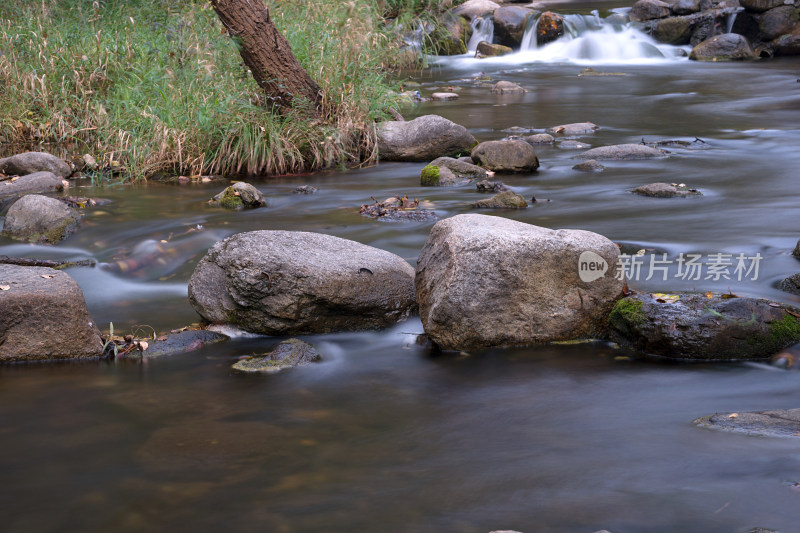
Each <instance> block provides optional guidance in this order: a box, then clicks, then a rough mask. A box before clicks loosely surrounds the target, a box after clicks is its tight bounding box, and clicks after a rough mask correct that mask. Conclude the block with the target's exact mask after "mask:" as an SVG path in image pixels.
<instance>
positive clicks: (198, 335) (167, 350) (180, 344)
mask: <svg viewBox="0 0 800 533" xmlns="http://www.w3.org/2000/svg"><path fill="white" fill-rule="evenodd" d="M228 338H229V337H228V336H227V335H223V334H222V333H217V332H214V331H208V330H205V329H187V330H185V331H179V332H177V333H170V334H168V335H166V336H165V338H162V339H161V340H156V341H155V342H152V343H150V345H149V346H148V348H147V350H145V351H144V352H141V355H142V357H145V358H153V357H164V356H168V355H178V354H182V353H187V352H193V351H195V350H199V349H200V348H203V347H204V346H206V345H207V344H216V343H218V342H224V341H226V340H228Z"/></svg>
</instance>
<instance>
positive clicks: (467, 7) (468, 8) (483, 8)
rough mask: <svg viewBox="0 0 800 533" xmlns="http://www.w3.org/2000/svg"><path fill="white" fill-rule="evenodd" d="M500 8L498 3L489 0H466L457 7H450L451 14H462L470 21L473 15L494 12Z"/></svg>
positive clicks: (480, 15)
mask: <svg viewBox="0 0 800 533" xmlns="http://www.w3.org/2000/svg"><path fill="white" fill-rule="evenodd" d="M498 9H500V4H498V3H496V2H492V1H491V0H467V1H466V2H464V3H463V4H461V5H460V6H458V7H455V8H453V9H452V11H451V13H452V14H453V15H458V16H462V17H464V18H465V19H467V20H469V21H470V22H472V19H474V18H475V17H482V16H483V15H487V14H491V13H494V12H495V11H496V10H498Z"/></svg>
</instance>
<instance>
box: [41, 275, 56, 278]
mask: <svg viewBox="0 0 800 533" xmlns="http://www.w3.org/2000/svg"><path fill="white" fill-rule="evenodd" d="M42 277H43V278H44V279H53V278H54V277H55V276H53V275H52V274H42Z"/></svg>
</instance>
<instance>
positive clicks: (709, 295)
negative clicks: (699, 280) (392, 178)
mask: <svg viewBox="0 0 800 533" xmlns="http://www.w3.org/2000/svg"><path fill="white" fill-rule="evenodd" d="M713 297H714V293H712V292H711V291H708V292H707V293H706V298H713Z"/></svg>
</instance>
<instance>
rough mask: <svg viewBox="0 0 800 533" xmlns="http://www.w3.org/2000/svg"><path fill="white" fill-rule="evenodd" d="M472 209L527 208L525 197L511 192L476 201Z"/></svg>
mask: <svg viewBox="0 0 800 533" xmlns="http://www.w3.org/2000/svg"><path fill="white" fill-rule="evenodd" d="M472 207H477V208H482V209H524V208H526V207H528V202H526V201H525V197H523V196H522V195H520V194H517V193H515V192H513V191H503V192H500V193H498V194H495V195H494V196H492V197H491V198H486V199H484V200H478V201H477V202H475V203H474V204H472Z"/></svg>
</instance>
